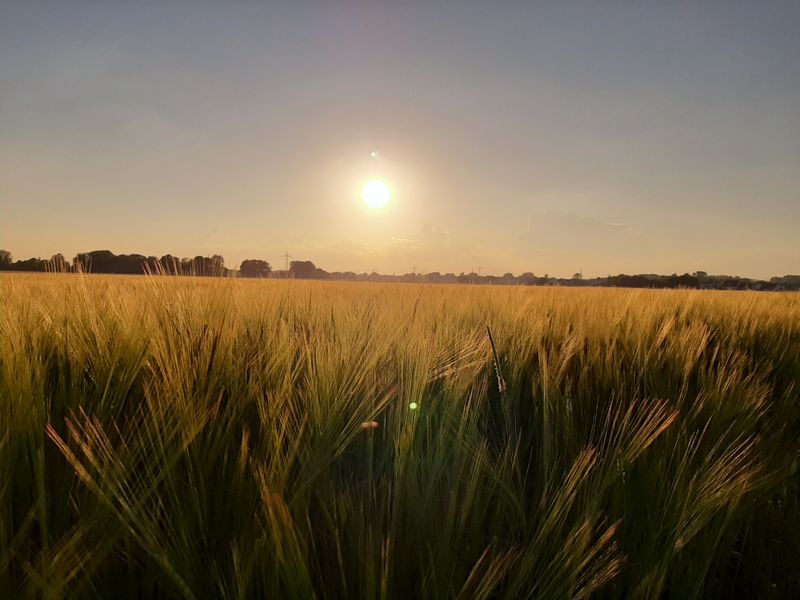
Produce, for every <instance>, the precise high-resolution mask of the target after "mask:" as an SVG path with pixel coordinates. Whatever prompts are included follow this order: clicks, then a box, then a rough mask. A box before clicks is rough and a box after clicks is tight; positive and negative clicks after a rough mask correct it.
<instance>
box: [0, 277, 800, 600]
mask: <svg viewBox="0 0 800 600" xmlns="http://www.w3.org/2000/svg"><path fill="white" fill-rule="evenodd" d="M0 311H1V312H0V597H3V598H19V597H32V598H39V597H41V598H67V597H68V598H96V597H99V598H128V597H130V598H141V597H158V598H198V599H199V598H302V599H305V598H348V599H350V598H353V599H355V598H403V599H405V598H461V599H480V598H545V599H548V598H553V599H560V598H587V597H597V598H659V597H669V598H696V597H712V598H716V597H719V598H728V597H732V596H733V595H736V596H737V597H753V598H773V597H775V598H777V597H788V596H792V595H796V594H798V593H799V592H800V566H799V565H798V563H800V561H798V557H800V501H799V499H798V495H799V494H800V488H799V486H798V484H799V483H800V479H799V476H798V460H800V411H799V410H798V409H799V408H800V407H799V406H798V404H799V402H800V295H797V294H794V295H793V294H789V293H786V294H777V293H774V294H766V293H764V294H762V293H756V292H690V291H650V290H636V291H634V290H608V289H563V288H531V287H488V286H486V287H474V286H421V285H419V286H418V285H402V284H355V283H339V284H335V283H324V282H302V281H257V280H235V279H227V280H222V279H205V278H183V277H158V276H148V277H135V276H134V277H128V276H92V275H3V276H2V277H0Z"/></svg>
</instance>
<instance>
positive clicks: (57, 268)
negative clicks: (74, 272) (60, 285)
mask: <svg viewBox="0 0 800 600" xmlns="http://www.w3.org/2000/svg"><path fill="white" fill-rule="evenodd" d="M47 270H48V271H49V272H51V273H69V271H70V268H69V263H68V262H67V261H66V259H65V258H64V255H63V254H61V253H60V252H59V253H58V254H53V256H51V257H50V260H49V261H47Z"/></svg>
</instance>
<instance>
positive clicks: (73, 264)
mask: <svg viewBox="0 0 800 600" xmlns="http://www.w3.org/2000/svg"><path fill="white" fill-rule="evenodd" d="M0 271H32V272H37V271H38V272H49V273H76V272H81V273H116V274H128V275H141V274H144V273H150V274H157V275H185V276H195V277H249V278H263V279H266V278H275V279H328V280H333V281H384V282H402V283H463V284H477V285H558V286H570V287H582V286H600V287H626V288H688V289H727V290H765V291H769V290H800V275H784V276H783V277H772V278H771V279H770V280H769V281H763V280H758V279H748V278H744V277H735V276H730V275H709V274H708V273H706V272H705V271H695V272H694V273H691V274H689V273H684V274H683V275H678V274H677V273H673V274H672V275H655V274H645V275H624V274H620V275H608V276H607V277H595V278H587V279H585V278H584V277H583V275H582V274H581V273H575V274H574V275H573V276H572V277H569V278H558V277H550V276H549V275H548V274H546V273H545V274H544V275H543V276H537V275H535V274H533V273H531V272H525V273H522V274H520V275H514V274H513V273H505V274H504V275H502V276H496V275H482V274H479V273H474V272H473V273H459V274H457V275H456V274H455V273H439V272H432V273H416V272H415V273H404V274H401V275H395V274H392V275H387V274H382V273H376V272H372V273H356V272H354V271H334V272H328V271H325V270H324V269H320V268H319V267H317V266H316V265H315V264H314V263H313V262H311V261H310V260H294V261H292V262H291V263H290V264H289V269H288V270H286V271H273V269H272V266H271V265H270V263H269V262H267V261H266V260H262V259H258V258H249V259H246V260H243V261H242V262H241V264H240V265H239V268H238V269H231V268H228V267H226V266H225V259H224V258H223V257H222V256H221V255H219V254H214V255H213V256H195V257H193V258H179V257H177V256H173V255H172V254H165V255H164V256H162V257H160V258H159V257H156V256H144V255H142V254H114V253H113V252H111V251H109V250H94V251H92V252H82V253H79V254H77V255H76V256H74V257H73V258H72V260H71V261H68V260H67V259H66V258H65V257H64V256H63V255H62V254H54V255H53V256H51V257H50V258H49V259H42V258H29V259H27V260H18V261H14V259H13V256H12V255H11V253H10V252H9V251H7V250H0Z"/></svg>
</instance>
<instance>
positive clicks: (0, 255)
mask: <svg viewBox="0 0 800 600" xmlns="http://www.w3.org/2000/svg"><path fill="white" fill-rule="evenodd" d="M13 262H14V257H13V256H12V255H11V252H9V251H8V250H0V270H2V271H5V270H7V269H8V268H9V267H10V266H11V263H13Z"/></svg>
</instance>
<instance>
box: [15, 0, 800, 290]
mask: <svg viewBox="0 0 800 600" xmlns="http://www.w3.org/2000/svg"><path fill="white" fill-rule="evenodd" d="M798 32H800V2H798V1H797V0H793V1H790V2H769V3H765V2H748V3H743V2H736V1H726V2H712V1H706V2H700V3H695V2H654V1H653V2H649V1H644V2H623V1H614V0H612V1H608V2H555V1H554V2H552V3H545V2H521V1H520V2H517V1H510V0H509V1H504V2H468V1H465V2H453V1H451V2H437V1H425V2H423V1H419V2H414V1H410V2H386V3H380V2H345V1H326V2H319V3H315V2H302V1H298V2H269V3H267V2H255V1H252V2H233V1H232V2H216V3H208V4H204V3H202V2H197V1H192V2H178V1H169V0H167V1H164V2H93V1H81V0H72V1H70V2H53V3H48V2H38V1H36V0H28V1H25V2H10V1H7V0H0V247H2V248H5V249H7V250H10V251H11V252H12V253H13V254H14V256H15V258H29V257H31V256H41V257H49V256H50V255H52V254H54V253H56V252H61V253H63V254H64V255H65V256H67V257H68V258H69V257H71V256H73V255H74V254H76V253H77V252H83V251H89V250H95V249H108V250H111V251H113V252H115V253H132V252H136V253H140V254H145V255H155V256H161V255H163V254H166V253H171V254H174V255H177V256H195V255H197V254H204V255H210V254H222V255H223V256H224V257H225V260H226V264H227V265H228V266H237V265H238V263H239V262H240V261H241V260H243V259H245V258H264V259H266V260H268V261H270V262H271V263H272V264H273V266H274V267H276V268H277V267H281V268H282V266H283V259H282V258H281V255H282V254H283V253H284V252H286V251H287V250H288V252H289V254H291V255H292V256H293V257H294V258H295V259H305V260H312V261H314V262H315V263H316V264H317V266H319V267H322V268H324V269H326V270H329V271H336V270H352V271H358V272H362V271H368V270H378V271H381V272H385V273H405V272H411V271H412V270H416V272H431V271H439V272H442V273H445V272H454V273H456V274H458V273H460V272H470V271H477V270H478V269H479V268H480V269H481V272H482V273H494V274H503V273H505V272H513V273H515V274H519V273H521V272H525V271H530V272H533V273H535V274H536V275H543V274H545V273H547V274H549V275H550V276H571V275H572V274H573V273H574V272H576V271H582V272H583V274H584V276H605V275H608V274H617V273H665V274H670V273H673V272H677V273H683V272H693V271H696V270H704V271H707V272H709V273H720V274H721V273H725V274H736V275H742V276H749V277H769V276H773V275H784V274H787V273H800V34H798ZM372 153H377V154H378V156H373V155H372ZM372 179H378V180H381V181H383V182H385V183H386V185H387V186H388V187H389V188H390V190H391V200H390V202H389V204H388V205H387V206H386V207H385V208H383V209H378V210H376V209H371V208H369V207H367V206H366V205H365V204H364V203H363V202H362V200H361V198H360V191H361V188H362V187H363V185H364V184H365V183H366V182H367V181H370V180H372Z"/></svg>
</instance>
